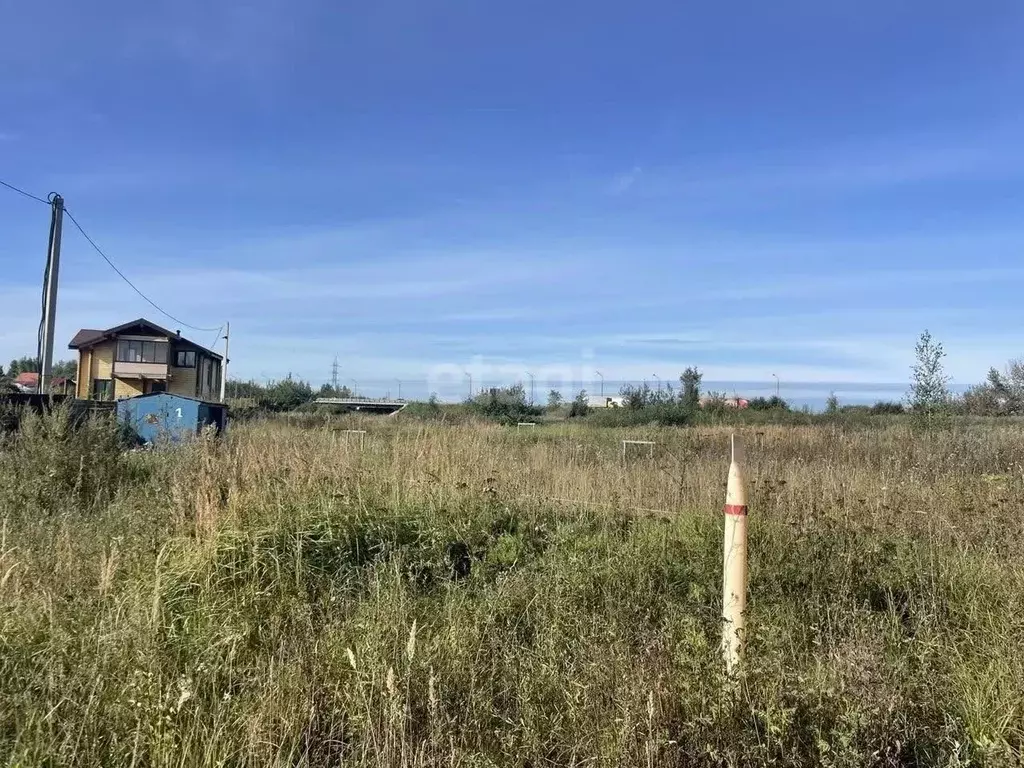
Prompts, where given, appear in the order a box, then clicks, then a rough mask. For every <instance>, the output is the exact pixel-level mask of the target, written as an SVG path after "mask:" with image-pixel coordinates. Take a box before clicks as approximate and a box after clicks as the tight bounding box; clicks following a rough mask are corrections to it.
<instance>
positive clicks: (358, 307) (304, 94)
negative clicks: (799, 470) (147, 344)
mask: <svg viewBox="0 0 1024 768" xmlns="http://www.w3.org/2000/svg"><path fill="white" fill-rule="evenodd" d="M3 5H4V7H3V18H4V24H3V25H2V27H0V107H2V108H0V178H2V179H4V180H6V181H8V182H11V183H14V184H17V185H18V186H21V187H23V188H25V189H28V190H29V191H31V192H33V193H35V194H39V195H46V194H47V193H48V192H50V191H58V192H60V193H61V194H62V195H63V196H64V197H65V200H66V202H67V206H68V208H69V210H70V211H72V212H73V213H74V214H75V215H76V217H77V218H78V220H79V221H80V222H81V223H82V224H83V225H84V226H85V227H86V229H87V231H89V233H90V234H91V235H92V236H93V237H94V239H95V240H96V241H97V242H98V243H99V244H100V245H101V246H102V247H103V248H104V249H105V250H106V252H107V253H108V254H109V255H110V256H111V257H112V258H113V259H114V260H115V261H116V262H117V263H118V264H119V265H120V266H121V267H122V268H123V269H124V271H125V272H126V273H127V274H128V275H129V277H131V278H132V279H133V280H134V281H135V282H136V283H137V284H138V285H139V286H140V287H141V288H142V289H143V290H144V291H145V292H146V293H147V294H149V295H150V296H151V297H152V298H153V299H154V300H155V301H156V302H157V303H158V304H160V305H161V306H163V307H164V308H165V309H167V310H168V311H170V312H171V313H172V314H174V315H176V316H178V317H180V318H182V319H184V320H186V321H187V322H189V323H191V324H193V325H197V326H203V327H206V326H211V327H216V326H219V325H220V324H221V323H222V322H223V321H224V320H230V321H231V323H232V329H233V338H232V354H231V358H232V375H234V376H238V377H243V378H248V377H254V378H258V379H269V378H279V377H282V376H284V375H286V374H287V373H288V372H292V373H293V374H294V375H296V376H301V377H303V378H307V379H311V380H313V381H314V382H315V383H321V382H323V381H324V380H326V379H327V378H328V377H329V376H330V366H331V362H332V361H333V359H334V356H335V355H336V354H337V355H338V360H339V364H340V366H341V370H342V373H341V378H342V379H345V380H348V379H356V380H357V381H360V382H362V384H361V388H362V389H364V390H368V389H376V390H383V389H389V388H393V385H392V384H391V383H390V382H393V381H394V379H396V378H402V379H404V380H405V381H407V382H413V381H418V382H421V383H420V384H418V385H413V384H412V383H409V384H407V385H406V386H407V389H406V391H407V392H408V393H409V394H416V393H417V392H416V390H415V387H416V386H419V387H420V388H421V389H423V390H424V392H425V390H426V389H428V388H433V389H441V390H443V391H442V394H447V393H448V391H449V389H450V390H451V393H452V394H454V393H457V392H458V391H461V388H462V387H463V386H464V384H463V383H462V382H460V381H459V374H460V372H461V371H462V370H464V369H465V370H470V371H472V372H475V377H476V380H477V382H481V381H484V382H486V383H489V384H495V383H498V382H499V381H508V380H514V379H518V378H523V377H524V373H523V371H525V370H531V371H533V372H534V373H535V374H537V375H539V376H540V377H542V378H543V379H544V380H545V381H547V380H548V379H556V378H561V379H564V380H565V383H566V387H567V388H568V387H570V386H571V385H572V382H573V381H576V380H578V379H579V380H582V381H583V383H584V384H585V385H586V386H588V387H590V388H591V389H593V388H594V386H593V385H592V384H591V380H592V379H593V378H594V376H593V370H601V371H602V372H603V373H604V374H605V376H606V378H607V379H608V380H609V381H612V380H626V379H642V378H645V377H651V376H652V375H653V374H658V375H659V376H661V377H662V379H664V380H666V381H668V380H670V379H672V378H674V377H675V376H677V375H678V372H679V371H680V370H681V369H682V368H683V367H685V366H687V365H691V364H695V365H699V366H700V367H701V368H702V369H704V371H705V377H706V378H707V379H709V380H714V381H723V382H724V381H734V382H771V381H773V379H772V374H778V376H779V377H780V379H781V380H782V381H783V382H786V383H787V384H791V383H795V382H810V383H817V384H822V383H826V384H827V383H830V382H846V383H847V384H849V385H850V388H851V389H852V388H853V385H858V386H860V387H862V388H870V386H869V385H871V384H873V383H878V382H903V381H905V380H906V379H907V377H908V372H909V366H910V364H911V362H912V354H913V345H914V340H915V337H916V336H917V334H918V333H920V331H921V330H923V329H924V328H926V327H927V328H930V329H931V331H932V332H933V334H934V335H935V336H936V337H937V338H938V339H939V340H941V341H942V342H944V344H945V346H946V348H947V350H948V353H949V356H948V359H947V364H948V369H949V372H950V373H951V374H952V375H953V377H954V382H955V383H956V384H958V385H966V384H969V383H972V382H974V381H978V380H980V379H982V378H983V376H984V373H985V370H986V369H987V368H988V366H990V365H1002V364H1003V363H1004V362H1005V361H1006V360H1007V359H1009V358H1011V357H1016V356H1018V355H1020V354H1021V335H1020V324H1021V314H1020V302H1019V296H1020V295H1021V289H1022V288H1024V263H1022V262H1021V259H1020V258H1019V254H1020V251H1021V247H1022V245H1024V216H1022V213H1024V143H1022V142H1021V140H1020V136H1021V135H1022V128H1024V106H1022V102H1021V98H1020V94H1021V85H1020V83H1021V82H1022V79H1024V47H1022V46H1021V45H1020V42H1019V41H1020V40H1021V39H1022V36H1024V5H1022V4H1020V3H1019V2H1010V1H1006V2H1000V1H993V2H982V3H978V4H972V5H968V4H966V3H953V2H941V1H940V2H934V1H933V2H928V3H924V2H885V3H883V2H874V1H873V0H869V1H868V2H861V3H831V2H826V3H822V2H810V1H809V0H808V1H807V2H786V1H783V2H778V3H772V4H766V3H749V2H748V3H735V2H733V3H728V2H727V3H717V4H696V3H677V2H667V1H666V2H642V1H641V2H633V3H612V2H604V1H603V0H598V1H597V2H595V1H594V0H591V1H590V2H586V3H583V2H550V0H549V1H548V2H530V1H526V0H520V1H519V2H515V3H504V2H481V1H480V0H476V1H475V2H468V1H467V0H461V1H457V0H450V1H448V2H435V1H433V0H418V1H417V2H412V1H411V0H382V1H378V2H374V3H359V4H356V3H351V4H347V3H336V2H328V1H327V0H293V1H292V2H285V0H251V1H250V2H244V3H243V2H237V1H236V0H224V2H218V3H204V2H197V1H196V0H179V1H178V2H173V3H171V2H162V1H157V2H151V3H136V2H132V3H128V2H109V3H105V4H103V6H104V10H103V11H102V12H100V11H97V10H96V7H95V6H93V5H89V4H82V3H77V2H75V3H73V2H65V1H64V0H59V1H58V2H56V3H55V4H49V5H39V4H26V3H14V2H4V4H3ZM46 41H49V43H50V45H49V46H47V45H46V44H45V43H46ZM47 227H48V212H47V209H46V208H45V207H44V206H42V205H39V204H38V203H34V202H32V201H29V200H25V199H24V198H20V197H18V196H17V195H14V194H13V193H10V192H7V191H5V190H0V235H2V237H0V267H2V274H3V281H2V282H0V360H7V359H9V358H11V357H13V356H15V355H21V354H30V353H32V352H33V350H34V345H35V332H36V325H37V323H38V307H39V282H40V279H41V272H42V266H43V263H42V258H43V255H44V250H45V239H46V233H47ZM138 316H147V317H150V318H151V319H152V320H154V321H156V322H163V323H166V324H167V325H168V326H171V327H176V326H175V324H174V322H173V321H171V320H168V319H166V318H164V317H161V316H159V315H158V313H156V312H154V311H153V310H152V309H151V308H149V307H148V306H147V305H146V304H145V303H144V302H143V301H142V300H141V299H139V298H138V297H137V296H136V295H135V294H133V293H132V292H131V289H129V288H128V287H127V286H126V285H125V284H124V283H122V282H120V280H119V279H118V278H117V277H116V275H114V274H113V272H111V271H110V269H109V268H108V267H106V265H104V264H103V263H102V261H100V259H99V257H98V256H96V254H95V253H93V252H92V251H91V250H90V249H89V247H88V246H87V244H86V243H85V242H84V241H83V240H82V239H81V238H80V237H79V236H78V235H77V233H76V232H75V231H74V230H73V228H71V227H68V228H66V230H65V245H64V251H63V264H62V270H61V302H60V307H59V314H58V332H59V339H60V340H62V341H63V340H65V339H69V338H70V337H71V335H72V334H73V333H74V331H75V330H77V328H79V327H82V326H91V327H105V326H109V325H114V324H117V323H119V322H122V321H125V320H127V319H132V318H135V317H138ZM185 334H186V335H192V336H194V337H195V339H196V340H197V341H200V342H202V343H210V342H211V341H212V340H213V336H214V334H210V333H205V334H200V333H196V334H190V333H189V332H188V331H187V330H185ZM428 382H429V383H428ZM751 386H753V385H751ZM765 386H769V387H770V386H771V385H770V384H766V385H765ZM794 386H795V384H794ZM410 390H412V391H410Z"/></svg>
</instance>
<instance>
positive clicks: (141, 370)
mask: <svg viewBox="0 0 1024 768" xmlns="http://www.w3.org/2000/svg"><path fill="white" fill-rule="evenodd" d="M168 373H169V369H168V366H167V363H123V362H115V363H114V377H115V378H118V379H158V380H159V379H164V380H166V379H167V378H168Z"/></svg>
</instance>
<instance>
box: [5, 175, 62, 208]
mask: <svg viewBox="0 0 1024 768" xmlns="http://www.w3.org/2000/svg"><path fill="white" fill-rule="evenodd" d="M0 185H3V186H5V187H7V188H8V189H10V190H13V191H15V192H17V193H18V194H19V195H24V196H25V197H27V198H28V199H29V200H36V201H38V202H40V203H42V204H43V205H49V204H50V201H49V200H43V198H41V197H36V196H35V195H33V194H32V193H30V192H26V191H25V190H24V189H19V188H18V187H16V186H14V185H13V184H8V183H7V182H6V181H4V180H3V179H0Z"/></svg>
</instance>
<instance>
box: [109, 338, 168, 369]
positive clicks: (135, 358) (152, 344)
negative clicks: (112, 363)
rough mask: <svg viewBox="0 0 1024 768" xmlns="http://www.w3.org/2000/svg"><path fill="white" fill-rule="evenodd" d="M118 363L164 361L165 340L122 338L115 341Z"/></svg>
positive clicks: (165, 353)
mask: <svg viewBox="0 0 1024 768" xmlns="http://www.w3.org/2000/svg"><path fill="white" fill-rule="evenodd" d="M117 362H119V363H161V364H162V363H166V362H167V342H166V341H135V340H128V339H122V340H120V341H118V342H117Z"/></svg>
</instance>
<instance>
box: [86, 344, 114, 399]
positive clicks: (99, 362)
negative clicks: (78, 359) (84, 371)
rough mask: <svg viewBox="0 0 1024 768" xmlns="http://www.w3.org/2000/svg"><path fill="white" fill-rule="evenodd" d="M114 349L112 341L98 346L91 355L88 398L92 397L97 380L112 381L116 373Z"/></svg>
mask: <svg viewBox="0 0 1024 768" xmlns="http://www.w3.org/2000/svg"><path fill="white" fill-rule="evenodd" d="M114 347H115V344H114V342H112V341H107V342H104V343H103V344H97V345H96V346H95V347H93V348H92V350H91V354H90V355H89V358H90V360H89V381H88V384H87V387H88V388H87V389H86V392H87V394H86V397H90V396H91V395H92V383H93V381H95V380H96V379H112V378H113V373H114Z"/></svg>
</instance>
